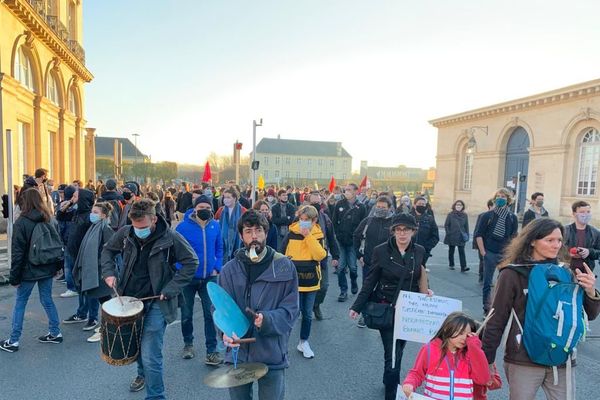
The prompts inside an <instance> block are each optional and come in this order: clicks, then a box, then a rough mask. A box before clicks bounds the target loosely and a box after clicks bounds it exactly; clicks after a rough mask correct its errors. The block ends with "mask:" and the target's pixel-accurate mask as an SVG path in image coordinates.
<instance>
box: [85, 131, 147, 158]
mask: <svg viewBox="0 0 600 400" xmlns="http://www.w3.org/2000/svg"><path fill="white" fill-rule="evenodd" d="M115 139H117V140H118V141H119V142H120V143H122V144H123V158H135V157H136V153H137V156H138V157H139V158H140V160H143V159H145V158H147V156H146V155H145V154H144V153H142V152H141V151H140V150H139V149H137V152H136V147H135V146H134V144H133V143H131V140H129V139H127V138H120V137H101V136H96V157H110V158H112V157H113V155H114V145H115Z"/></svg>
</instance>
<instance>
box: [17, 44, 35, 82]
mask: <svg viewBox="0 0 600 400" xmlns="http://www.w3.org/2000/svg"><path fill="white" fill-rule="evenodd" d="M15 78H16V79H17V80H18V81H19V82H21V84H22V85H23V86H25V87H26V88H27V89H29V90H31V91H32V92H33V70H32V68H31V60H30V59H29V57H27V55H26V54H25V52H24V51H23V46H21V47H19V51H17V56H16V57H15Z"/></svg>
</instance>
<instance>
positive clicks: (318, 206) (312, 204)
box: [310, 203, 321, 211]
mask: <svg viewBox="0 0 600 400" xmlns="http://www.w3.org/2000/svg"><path fill="white" fill-rule="evenodd" d="M310 205H311V206H313V207H314V208H316V209H317V211H319V210H320V209H321V203H310Z"/></svg>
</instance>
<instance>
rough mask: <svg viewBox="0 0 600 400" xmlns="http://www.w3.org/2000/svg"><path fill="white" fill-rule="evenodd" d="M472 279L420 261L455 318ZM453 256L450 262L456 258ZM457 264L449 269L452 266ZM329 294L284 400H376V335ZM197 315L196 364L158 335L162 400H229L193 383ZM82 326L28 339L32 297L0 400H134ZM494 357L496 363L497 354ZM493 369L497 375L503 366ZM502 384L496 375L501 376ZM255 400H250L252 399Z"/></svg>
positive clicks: (583, 362) (379, 394)
mask: <svg viewBox="0 0 600 400" xmlns="http://www.w3.org/2000/svg"><path fill="white" fill-rule="evenodd" d="M467 253H468V261H469V265H470V266H471V270H472V271H471V272H469V273H466V274H463V273H461V272H459V271H450V270H449V269H448V267H447V265H448V264H447V256H446V254H447V247H446V246H444V245H442V244H440V245H438V246H437V247H436V249H435V250H434V257H433V258H432V259H431V260H430V261H429V267H430V269H431V273H430V282H431V287H432V289H433V290H434V291H435V292H436V294H438V295H441V296H448V297H454V298H457V299H460V300H462V301H463V307H464V310H465V311H466V312H468V313H470V314H471V315H473V316H476V317H480V316H481V288H480V286H479V284H478V283H477V275H476V269H477V267H476V263H477V256H476V254H475V252H474V251H473V250H468V251H467ZM457 256H458V255H457ZM457 262H458V260H457ZM331 278H332V285H331V286H330V292H329V295H328V298H327V299H326V302H325V304H324V306H323V310H324V312H325V313H326V314H327V315H328V316H330V317H331V319H328V320H325V321H315V322H314V323H313V329H312V333H311V338H310V343H311V346H312V348H313V350H314V352H315V354H316V356H315V358H314V359H312V360H306V359H304V358H302V356H301V354H300V353H299V352H298V351H297V350H296V344H297V343H298V336H299V330H300V324H299V323H298V324H297V325H296V327H295V328H294V331H293V333H292V337H291V339H290V344H291V345H290V359H291V366H290V368H289V369H288V370H287V372H286V374H287V394H286V398H287V399H288V400H304V399H310V400H314V399H332V400H350V399H365V400H366V399H382V398H383V385H382V383H381V379H382V371H383V349H382V346H381V342H380V339H379V334H378V332H377V331H372V330H369V329H359V328H357V327H356V324H355V322H353V321H351V320H349V319H348V317H347V310H348V307H349V306H350V304H351V301H352V298H353V297H354V296H351V299H350V300H349V301H348V302H346V303H338V302H337V295H338V293H339V292H338V289H337V283H336V282H337V281H336V280H335V279H336V276H335V275H332V276H331ZM64 289H65V288H64V285H61V284H55V287H54V297H55V303H56V304H57V307H58V310H59V315H60V317H61V319H63V318H66V317H68V316H69V315H71V314H72V313H73V312H74V311H75V309H76V303H77V300H76V298H71V299H62V298H60V297H58V295H59V294H60V293H61V291H63V290H64ZM14 297H15V290H14V289H13V288H11V287H7V286H3V287H0V338H2V339H4V338H6V337H8V335H9V333H10V321H11V313H12V308H13V305H14ZM201 313H202V311H201V307H200V305H199V304H198V303H197V306H196V307H195V327H196V329H195V334H196V349H197V351H198V353H199V357H196V358H195V359H193V360H183V359H181V357H180V351H181V348H182V346H183V342H182V338H181V327H180V325H179V324H178V323H175V324H173V325H171V326H169V327H168V328H167V332H166V336H165V346H164V352H163V354H164V365H165V372H164V373H165V382H166V390H167V396H168V398H170V399H211V400H219V399H228V395H227V391H225V390H217V389H211V388H209V387H207V386H205V385H204V384H203V383H202V378H203V376H204V375H205V374H206V373H208V372H210V371H212V370H213V367H209V366H205V365H204V363H203V361H204V360H203V358H204V357H203V355H204V338H203V329H202V315H201ZM81 328H82V326H81V325H78V324H76V325H62V327H61V329H62V331H63V335H64V337H65V341H64V343H62V344H60V345H53V344H41V343H38V342H37V340H36V338H37V337H38V336H39V335H42V334H44V333H46V332H47V320H46V315H45V313H44V311H43V310H42V308H41V306H40V304H39V300H38V296H37V292H36V291H34V293H33V294H32V297H31V299H30V302H29V304H28V307H27V313H26V321H25V326H24V331H23V336H22V338H21V348H20V350H19V351H18V352H16V353H14V354H9V353H5V352H0V353H1V354H0V376H1V377H2V380H1V383H0V400H4V399H26V400H28V399H36V400H59V399H71V398H77V399H103V400H108V399H126V400H129V399H131V400H141V399H143V398H144V394H143V392H142V393H129V391H128V387H129V383H130V381H131V379H133V378H134V377H135V375H136V369H135V364H134V365H130V366H124V367H113V366H110V365H108V364H106V363H104V362H103V361H102V360H101V359H100V356H99V345H98V344H90V343H87V342H86V341H85V339H86V338H87V337H88V336H89V333H88V332H83V331H82V330H81ZM591 328H592V332H591V334H592V335H593V334H596V335H598V334H599V333H600V322H598V321H594V322H592V325H591ZM419 347H420V345H419V344H417V343H409V344H408V345H407V346H406V350H405V353H404V358H403V362H402V371H403V375H404V374H405V373H406V372H407V371H408V369H410V367H411V366H412V363H413V361H414V358H415V356H416V353H417V351H418V349H419ZM498 354H499V355H500V354H503V352H502V351H499V352H498ZM500 358H501V357H500V356H499V359H498V367H499V368H500V369H501V368H502V361H501V360H500ZM598 360H600V341H599V340H598V339H590V340H588V342H586V343H583V344H581V345H580V347H579V355H578V367H577V370H576V371H577V372H576V374H577V397H578V398H580V399H597V398H599V397H600V396H598V394H597V392H595V390H597V388H598V387H600V374H599V373H598ZM502 375H503V374H502ZM256 398H257V397H256ZM507 398H508V391H507V390H506V385H505V387H504V388H503V389H501V390H498V391H494V392H490V394H489V399H490V400H499V399H507ZM538 398H539V399H543V398H544V396H543V394H542V393H541V391H540V393H538Z"/></svg>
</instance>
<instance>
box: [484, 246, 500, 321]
mask: <svg viewBox="0 0 600 400" xmlns="http://www.w3.org/2000/svg"><path fill="white" fill-rule="evenodd" d="M500 261H502V254H500V253H492V252H491V251H486V252H485V256H483V311H484V312H486V313H487V312H488V311H489V310H490V307H491V299H490V297H491V293H492V281H493V280H494V271H496V266H497V265H498V264H500Z"/></svg>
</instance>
